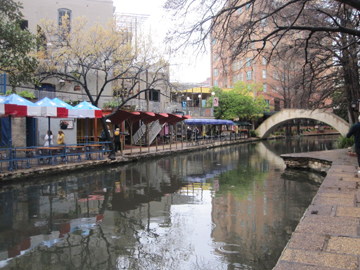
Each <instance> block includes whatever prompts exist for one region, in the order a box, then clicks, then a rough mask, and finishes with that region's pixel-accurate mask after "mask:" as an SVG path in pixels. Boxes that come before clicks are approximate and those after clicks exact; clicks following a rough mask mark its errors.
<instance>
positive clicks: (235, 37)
mask: <svg viewBox="0 0 360 270" xmlns="http://www.w3.org/2000/svg"><path fill="white" fill-rule="evenodd" d="M197 3H198V4H200V5H201V7H196V4H197ZM165 7H166V8H168V9H169V10H172V11H173V12H174V14H175V15H176V16H178V17H180V18H189V17H190V18H191V17H194V16H190V12H191V11H197V12H198V16H197V18H199V19H198V20H197V21H196V22H195V23H194V22H192V23H190V24H186V23H184V22H182V25H184V26H185V27H177V28H176V30H175V31H174V32H173V33H172V37H171V39H177V38H179V39H181V40H183V43H182V44H183V45H188V44H192V45H197V46H198V47H199V48H205V47H206V44H207V43H208V42H209V39H211V42H212V44H213V47H215V46H214V44H215V43H216V47H217V48H218V50H219V51H228V52H231V59H225V60H224V63H226V62H228V61H231V60H235V59H236V58H237V57H239V56H241V55H245V54H246V53H247V51H248V48H249V47H250V46H251V44H253V43H257V44H260V45H258V46H256V48H257V54H256V56H260V55H261V54H264V53H266V54H267V55H268V56H269V57H270V58H271V57H272V56H273V55H276V54H277V53H278V48H279V46H281V45H282V44H286V46H292V47H295V48H300V49H301V50H302V52H301V53H300V55H301V56H302V57H303V67H302V72H301V74H302V76H303V78H302V79H301V80H299V79H298V80H297V81H298V82H300V81H301V82H302V85H301V88H302V90H303V91H302V95H303V98H304V99H302V100H303V101H304V100H305V101H306V102H307V104H312V106H313V107H315V106H317V105H319V104H321V103H324V104H325V103H326V102H324V100H325V99H328V98H329V96H330V95H331V93H333V92H334V91H338V90H339V89H345V91H346V97H347V101H348V102H347V103H348V104H347V106H348V112H349V115H350V117H349V118H350V122H355V119H356V114H355V113H354V112H353V111H352V110H351V102H352V101H354V100H358V98H359V78H358V61H357V60H358V57H357V55H358V51H359V50H358V49H359V48H358V45H357V44H358V41H359V37H360V30H359V20H360V16H359V11H360V1H335V0H330V1H309V0H301V1H300V0H288V1H273V0H250V1H246V0H228V1H227V0H223V1H218V0H204V1H199V2H197V1H190V0H183V1H177V0H168V1H167V3H166V4H165ZM298 52H300V50H299V49H298ZM334 57H335V58H336V60H335V61H334ZM339 74H341V76H339ZM299 87H300V85H299ZM311 99H313V100H312V103H309V102H308V101H309V100H311ZM303 105H304V106H305V104H303ZM306 106H307V105H306Z"/></svg>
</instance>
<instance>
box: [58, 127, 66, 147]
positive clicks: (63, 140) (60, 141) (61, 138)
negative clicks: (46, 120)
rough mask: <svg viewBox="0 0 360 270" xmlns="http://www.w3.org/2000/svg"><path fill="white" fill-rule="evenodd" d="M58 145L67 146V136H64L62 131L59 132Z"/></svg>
mask: <svg viewBox="0 0 360 270" xmlns="http://www.w3.org/2000/svg"><path fill="white" fill-rule="evenodd" d="M57 144H58V145H64V144H65V134H64V132H63V131H62V130H59V131H58V135H57Z"/></svg>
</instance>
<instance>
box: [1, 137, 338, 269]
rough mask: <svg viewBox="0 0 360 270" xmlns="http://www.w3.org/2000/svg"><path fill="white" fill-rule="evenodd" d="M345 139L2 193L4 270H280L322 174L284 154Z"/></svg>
mask: <svg viewBox="0 0 360 270" xmlns="http://www.w3.org/2000/svg"><path fill="white" fill-rule="evenodd" d="M336 139H337V136H320V137H313V136H311V137H300V138H296V139H292V140H285V139H282V140H270V141H264V142H252V143H243V144H237V145H231V146H224V147H219V148H211V149H208V150H201V151H197V152H191V153H186V154H184V153H179V154H174V155H170V156H166V157H159V158H152V159H149V160H141V162H137V163H128V164H125V165H117V166H109V167H106V168H96V169H91V170H87V171H85V172H83V173H78V172H76V173H70V174H64V175H54V176H47V177H42V178H36V179H32V180H31V182H27V183H25V184H24V183H22V184H21V185H20V184H16V183H12V184H9V185H6V186H4V185H3V186H1V187H0V268H1V269H24V270H25V269H26V270H31V269H69V270H70V269H71V270H74V269H86V270H92V269H94V270H95V269H96V270H99V269H107V270H111V269H176V270H177V269H180V270H189V269H195V270H197V269H207V270H209V269H211V270H213V269H224V270H225V269H257V270H267V269H272V268H273V267H274V266H275V264H276V262H277V260H278V259H279V256H280V254H281V252H282V250H283V249H284V247H285V246H286V244H287V242H288V240H289V239H290V237H291V233H292V232H293V231H294V229H295V228H296V226H297V224H298V222H299V220H300V218H301V217H302V215H303V213H304V212H305V210H306V208H307V207H308V206H309V204H310V203H311V200H312V198H313V197H314V195H315V194H316V192H317V190H318V186H319V184H317V183H318V182H320V181H321V179H322V176H320V175H319V174H315V173H311V172H304V171H298V170H285V164H284V161H283V160H282V159H281V158H280V155H281V154H284V153H297V152H308V151H321V150H330V149H334V148H335V141H336Z"/></svg>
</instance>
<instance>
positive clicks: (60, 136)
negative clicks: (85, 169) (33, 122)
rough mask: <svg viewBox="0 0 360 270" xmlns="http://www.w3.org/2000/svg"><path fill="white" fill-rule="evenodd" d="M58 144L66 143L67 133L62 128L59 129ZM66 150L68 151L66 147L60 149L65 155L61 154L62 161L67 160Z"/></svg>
mask: <svg viewBox="0 0 360 270" xmlns="http://www.w3.org/2000/svg"><path fill="white" fill-rule="evenodd" d="M57 144H58V145H65V134H64V132H63V131H62V130H59V131H58V135H57ZM65 151H66V149H65V148H64V149H62V150H60V151H59V152H63V153H64V155H62V156H61V159H62V161H66V159H65Z"/></svg>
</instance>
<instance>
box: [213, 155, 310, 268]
mask: <svg viewBox="0 0 360 270" xmlns="http://www.w3.org/2000/svg"><path fill="white" fill-rule="evenodd" d="M258 162H260V160H258ZM264 162H265V161H262V163H264ZM265 163H266V162H265ZM258 166H261V165H258ZM272 172H273V171H272ZM279 177H281V176H280V175H277V174H276V175H275V174H274V173H271V174H268V175H267V176H266V179H263V180H260V181H253V180H250V181H249V182H250V183H251V186H248V187H245V188H244V189H242V190H239V189H236V187H228V189H226V188H224V185H222V184H220V185H221V193H217V194H216V196H215V197H214V198H213V201H212V204H213V207H212V219H213V222H214V224H215V225H216V226H215V228H214V230H213V232H212V237H213V238H214V240H215V241H216V242H220V243H221V242H224V243H233V244H237V245H238V248H236V251H238V252H239V254H238V255H239V256H244V258H245V257H247V258H249V256H251V254H252V255H253V256H257V257H253V258H251V259H250V261H253V262H254V264H256V263H257V262H259V261H263V258H265V257H267V258H272V257H273V258H274V260H275V262H276V260H277V258H278V256H279V254H280V252H281V250H282V248H283V247H284V246H285V244H286V242H287V240H286V239H289V238H290V236H291V233H292V232H293V230H294V229H295V227H296V225H297V223H298V221H299V220H300V218H301V217H302V215H303V213H304V211H305V209H306V208H307V207H308V205H309V204H310V202H311V198H312V197H311V196H310V197H309V194H308V193H309V192H311V193H313V194H315V192H316V189H317V188H316V187H315V186H311V185H310V184H309V185H303V184H302V185H300V184H299V183H298V182H295V181H278V180H277V178H279ZM221 181H222V179H221V177H220V183H221ZM276 183H280V185H278V184H276ZM301 187H302V188H301ZM306 193H307V194H306ZM302 197H303V198H305V199H301V198H302ZM294 198H296V199H294ZM294 202H295V203H294ZM281 208H288V210H287V211H285V210H283V209H281ZM289 208H290V209H289ZM283 213H290V215H288V216H284V215H283ZM284 227H285V230H284V229H283V228H284ZM279 235H287V237H283V238H282V237H279ZM284 239H285V242H279V241H284ZM279 247H281V248H280V250H279ZM245 253H246V254H245ZM258 267H261V266H258Z"/></svg>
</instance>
